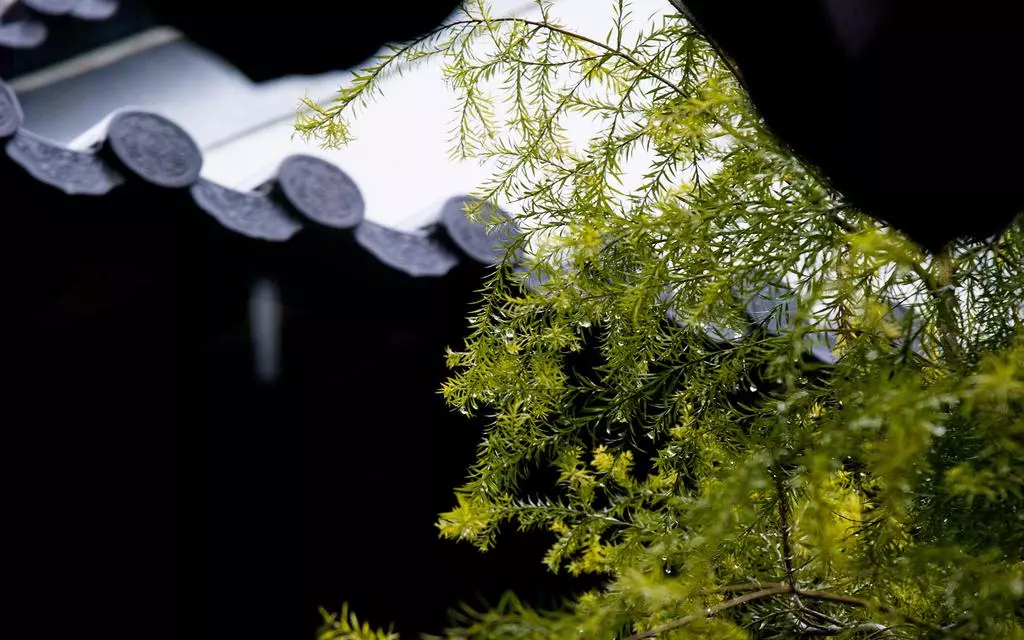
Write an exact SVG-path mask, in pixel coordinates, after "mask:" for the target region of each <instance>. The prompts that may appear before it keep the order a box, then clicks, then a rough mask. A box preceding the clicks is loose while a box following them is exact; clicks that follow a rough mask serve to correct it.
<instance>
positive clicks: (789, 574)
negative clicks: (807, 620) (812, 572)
mask: <svg viewBox="0 0 1024 640" xmlns="http://www.w3.org/2000/svg"><path fill="white" fill-rule="evenodd" d="M782 474H783V471H782V469H781V468H779V469H776V471H775V474H774V475H775V491H776V493H777V494H778V497H779V532H780V534H781V536H782V563H783V565H785V567H786V582H787V583H789V586H790V588H791V589H792V590H793V591H796V590H797V587H796V575H795V574H794V572H793V547H792V545H791V543H790V540H789V530H790V526H791V523H790V519H791V518H790V510H789V497H788V496H787V495H786V486H785V484H784V480H783V478H782Z"/></svg>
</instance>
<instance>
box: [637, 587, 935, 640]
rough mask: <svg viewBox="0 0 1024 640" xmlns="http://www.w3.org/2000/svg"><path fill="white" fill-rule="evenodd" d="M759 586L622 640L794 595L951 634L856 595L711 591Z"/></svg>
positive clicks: (779, 590)
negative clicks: (744, 606) (886, 616)
mask: <svg viewBox="0 0 1024 640" xmlns="http://www.w3.org/2000/svg"><path fill="white" fill-rule="evenodd" d="M757 587H761V588H760V589H758V590H756V591H750V592H748V593H745V594H743V595H741V596H736V597H735V598H732V599H729V600H726V601H725V602H721V603H719V604H716V605H713V606H711V607H708V608H707V609H705V610H704V611H703V612H701V613H697V614H693V615H689V616H685V617H683V618H679V619H678V620H673V621H672V622H668V623H665V624H663V625H661V626H659V627H654V628H653V629H648V630H647V631H641V632H639V633H634V634H633V635H631V636H627V637H625V638H623V639H622V640H643V639H644V638H654V637H656V636H658V635H660V634H662V633H666V632H668V631H672V630H673V629H678V628H680V627H685V626H686V625H688V624H692V623H694V622H696V621H698V620H704V619H707V618H710V617H712V616H714V615H716V614H718V613H721V612H722V611H726V610H727V609H732V608H733V607H738V606H740V605H743V604H746V603H748V602H754V601H755V600H763V599H764V598H771V597H774V596H784V595H792V596H795V597H802V598H806V599H808V600H817V601H819V602H832V603H835V604H843V605H846V606H849V607H855V608H858V609H875V610H877V611H879V612H880V613H883V614H886V615H889V616H893V617H896V618H900V619H902V620H903V621H905V622H907V623H910V624H912V625H914V626H917V627H921V628H923V629H928V630H930V631H936V632H939V633H943V632H945V631H948V629H946V628H943V627H940V626H939V625H936V624H933V623H931V622H928V621H927V620H922V619H921V618H918V617H917V616H915V615H913V614H909V613H904V612H902V611H900V610H898V609H896V608H894V607H891V606H889V605H885V604H881V603H873V602H870V601H868V600H864V599H861V598H858V597H856V596H847V595H842V594H838V593H832V592H829V591H819V590H815V589H795V588H793V587H791V586H790V585H789V584H785V583H779V582H766V583H760V584H758V583H745V584H735V585H727V586H724V587H719V588H718V589H715V590H712V592H710V593H728V592H735V591H746V590H750V589H754V588H757ZM815 613H817V612H815ZM822 615H823V616H824V614H822ZM856 628H859V629H863V630H872V629H874V630H878V632H881V628H882V625H879V624H878V623H860V624H858V625H857V627H856ZM889 628H891V627H886V629H889Z"/></svg>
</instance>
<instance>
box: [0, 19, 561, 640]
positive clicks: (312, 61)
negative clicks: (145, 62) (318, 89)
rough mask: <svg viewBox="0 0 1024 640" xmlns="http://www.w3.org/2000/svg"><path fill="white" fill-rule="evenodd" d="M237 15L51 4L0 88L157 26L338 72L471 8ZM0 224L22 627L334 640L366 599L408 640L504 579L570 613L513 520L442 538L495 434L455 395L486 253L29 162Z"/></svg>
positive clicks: (233, 50) (13, 574)
mask: <svg viewBox="0 0 1024 640" xmlns="http://www.w3.org/2000/svg"><path fill="white" fill-rule="evenodd" d="M229 4H230V3H220V4H219V5H218V6H217V7H214V6H212V5H210V4H208V3H206V4H204V3H195V2H184V3H162V2H150V3H143V4H142V5H140V4H135V5H133V4H132V3H125V5H124V6H123V7H122V11H121V13H120V14H119V15H118V16H117V17H115V18H114V19H112V20H110V21H107V22H105V23H82V22H80V21H75V20H72V19H70V18H66V19H65V18H47V19H46V20H47V23H48V25H49V26H50V37H49V39H48V41H47V43H46V44H45V45H44V46H43V47H42V48H40V49H39V50H37V51H35V52H32V51H17V52H12V51H7V50H5V51H2V52H0V53H2V57H0V77H7V78H11V77H14V76H16V75H18V74H21V73H26V72H28V71H32V70H35V69H39V68H42V67H44V66H46V65H47V64H52V63H54V62H57V61H59V60H61V59H64V58H67V57H69V56H71V55H74V54H76V53H81V52H83V51H87V50H89V49H91V48H93V47H95V46H97V45H99V44H103V43H104V42H109V41H112V40H115V39H117V38H120V37H123V36H124V35H127V34H129V33H132V32H133V31H137V30H139V29H142V28H145V27H147V26H150V25H152V24H156V23H161V22H170V23H171V24H173V25H174V26H178V27H179V28H182V29H183V30H184V31H185V32H186V34H187V35H188V36H190V37H192V38H194V39H196V40H198V41H199V42H200V44H206V45H207V46H211V48H213V49H214V50H215V52H217V53H219V54H221V55H224V56H226V57H228V58H229V59H230V60H231V61H232V62H233V63H234V64H236V66H238V67H239V68H240V69H241V70H242V71H244V72H246V73H247V74H248V75H250V76H251V77H253V78H254V79H256V80H262V79H269V78H272V77H276V76H278V75H282V74H283V73H286V72H287V73H298V72H314V71H322V70H327V69H331V68H339V67H344V66H348V65H351V64H355V63H357V62H359V61H360V60H362V59H363V58H365V57H366V55H367V54H368V53H372V51H374V50H376V49H377V47H378V46H379V45H380V44H382V43H383V42H384V41H385V40H387V39H394V38H402V37H408V36H409V35H412V34H413V33H415V32H417V31H419V30H422V29H425V28H429V26H431V25H433V24H434V23H436V22H438V21H439V20H440V19H441V18H443V16H444V15H446V14H447V12H448V11H449V10H450V9H451V6H452V5H453V4H454V3H453V2H441V3H430V2H425V3H419V5H418V8H415V9H412V10H411V11H409V12H408V13H409V15H408V16H405V17H403V16H401V15H396V14H395V12H393V11H390V10H387V11H386V10H385V7H383V6H382V7H375V8H373V9H353V8H352V7H348V6H345V7H344V8H343V5H348V4H349V3H335V4H336V5H338V6H337V7H334V8H332V9H330V10H328V11H327V14H328V15H322V16H321V17H320V18H319V19H317V18H314V19H312V20H310V16H308V15H306V16H298V15H288V13H287V12H282V11H280V10H278V11H275V12H273V13H272V15H269V16H268V15H263V12H259V11H257V12H254V6H253V5H251V4H250V3H234V6H229ZM256 14H259V15H256ZM385 18H386V19H385ZM406 18H408V20H406ZM331 21H333V22H331ZM269 22H273V23H274V29H273V30H272V31H267V27H268V24H269ZM325 24H331V29H330V31H331V33H330V35H329V34H328V33H327V30H326V29H323V30H321V31H319V32H318V31H317V29H318V28H320V27H318V25H320V26H322V25H325ZM349 24H359V25H360V26H359V28H357V29H353V28H347V27H346V25H349ZM261 29H262V30H261ZM68 108H73V105H69V107H68ZM0 216H2V220H3V226H2V235H0V237H2V238H3V241H2V251H0V254H2V255H3V264H4V266H5V267H6V268H5V269H4V272H3V273H4V280H5V285H6V286H5V287H4V291H5V294H4V304H3V309H4V313H3V314H2V317H3V320H2V322H0V328H2V329H3V335H5V336H6V337H7V340H6V347H5V348H4V350H3V351H4V353H3V356H2V360H0V361H2V362H3V363H4V365H5V370H6V375H5V378H6V380H7V382H6V387H7V388H6V390H5V393H4V394H3V396H4V404H5V409H6V410H5V412H4V415H5V418H4V419H3V423H4V426H5V428H4V429H3V433H4V436H5V437H4V442H3V444H2V445H0V451H3V459H4V462H3V468H4V478H5V479H6V481H7V489H6V491H5V492H4V495H5V500H4V505H5V508H4V512H3V522H4V523H5V524H6V526H5V529H6V530H7V533H8V536H6V537H7V542H6V544H5V547H6V549H7V552H6V553H5V554H4V561H3V575H4V582H5V584H6V585H7V586H8V587H9V588H10V589H11V590H13V591H15V592H16V593H17V596H16V600H15V602H16V603H17V606H16V607H14V610H13V611H12V613H11V614H10V616H9V617H8V616H6V615H5V616H4V618H6V622H4V623H0V626H2V628H10V629H19V630H20V628H24V630H30V631H34V632H36V633H44V634H51V633H74V634H79V633H80V634H82V635H87V636H94V635H95V636H98V637H111V638H119V637H125V638H128V637H132V638H137V637H151V638H172V637H173V638H177V637H182V638H203V637H209V638H226V637H247V638H250V637H251V638H263V637H267V638H277V639H282V638H302V637H306V638H310V637H313V634H314V631H315V629H316V627H317V625H318V623H319V622H320V617H319V613H318V612H317V608H318V607H320V606H324V607H326V608H328V609H329V610H333V611H337V610H339V609H340V607H341V604H342V602H345V601H348V602H350V603H351V604H352V608H353V610H355V611H356V612H358V613H359V614H360V616H362V617H364V618H366V619H368V620H370V621H371V622H373V623H374V624H376V625H380V626H387V625H388V623H390V622H394V623H395V625H396V628H397V630H399V631H401V632H403V633H404V634H405V635H406V637H410V636H414V635H415V633H416V632H418V631H433V632H437V631H440V629H441V628H442V626H443V624H444V621H445V610H446V609H447V608H448V607H451V606H454V605H456V604H457V603H458V602H460V601H468V602H470V603H473V604H482V603H483V599H486V600H487V601H490V602H494V601H495V600H496V599H497V597H498V596H499V595H500V594H501V593H502V591H503V590H505V589H507V588H511V589H514V590H516V591H517V592H519V593H520V595H522V596H524V597H525V599H526V600H528V601H533V602H535V603H538V604H547V605H549V606H550V605H553V604H556V602H557V597H558V596H559V595H566V594H568V593H570V589H569V588H568V587H569V585H570V583H569V582H567V581H565V580H562V579H556V578H554V577H552V576H550V575H549V574H547V573H546V571H545V570H544V569H543V567H542V565H541V557H542V554H543V551H544V549H545V548H546V544H547V543H548V542H549V540H548V539H547V538H546V537H543V536H540V537H536V536H535V537H529V536H523V535H519V534H514V533H510V534H509V535H506V536H505V539H504V540H503V541H502V544H500V545H499V547H498V549H497V550H496V551H492V552H489V553H488V554H484V555H481V554H479V553H478V552H477V551H475V550H474V549H473V548H471V547H470V546H468V545H464V544H462V545H460V544H455V543H451V542H447V541H441V540H439V539H438V536H437V530H436V528H435V526H434V522H435V520H436V516H437V514H438V513H439V512H440V511H442V510H446V509H448V508H449V507H450V506H451V504H452V502H453V499H452V489H453V488H454V487H455V486H457V485H458V484H460V483H461V481H462V480H463V477H464V473H465V469H466V468H467V466H468V465H469V464H470V462H471V461H472V459H473V453H474V450H475V446H476V442H477V441H478V439H479V437H480V428H481V426H482V425H481V424H480V423H474V422H471V421H470V420H469V419H467V418H465V417H464V416H461V415H458V414H455V413H453V412H452V411H451V410H449V409H448V408H447V407H446V406H445V405H444V402H443V400H442V399H441V397H440V396H439V394H438V389H439V387H440V384H441V382H442V381H443V380H444V378H445V377H446V376H447V372H446V370H445V366H444V349H445V347H446V346H449V345H451V346H458V344H459V343H460V341H461V339H462V338H461V337H462V335H463V334H464V331H465V326H466V322H465V316H466V314H467V312H468V310H469V309H470V305H471V303H472V301H473V300H474V299H475V298H476V295H477V294H476V293H475V291H476V290H477V289H479V287H480V286H481V278H482V277H483V275H484V274H485V269H484V268H483V267H481V266H478V265H476V264H472V263H471V262H470V261H469V260H468V259H465V260H464V261H463V264H462V265H460V266H459V267H458V268H457V269H456V270H455V271H453V272H452V273H450V274H449V275H447V276H445V277H443V278H436V279H431V278H423V279H415V278H411V277H409V276H406V275H405V274H403V273H401V272H399V271H395V270H393V269H391V268H388V267H386V266H384V265H383V264H381V263H379V262H377V261H376V260H375V258H373V256H371V255H370V254H368V253H366V252H365V251H364V250H362V249H361V248H359V247H358V246H356V245H355V244H354V243H353V242H352V240H351V238H350V237H349V236H348V235H346V234H345V233H344V232H331V231H329V230H324V229H313V228H312V227H310V228H309V229H308V230H306V231H303V232H302V233H300V235H299V236H297V237H296V238H294V239H293V240H291V241H290V242H288V243H284V244H271V243H266V242H262V241H257V240H252V239H249V238H245V237H242V236H240V235H237V234H234V233H232V232H229V231H227V230H226V229H224V228H222V227H220V226H219V225H217V224H216V223H215V222H214V221H213V220H212V219H211V218H209V217H208V216H206V214H204V213H203V212H201V211H200V210H199V209H198V208H197V207H196V206H195V205H194V203H192V201H191V199H190V197H189V196H188V195H187V193H185V192H170V191H165V190H160V189H158V188H156V187H154V186H152V185H148V184H145V183H141V182H139V181H134V182H131V183H130V184H128V185H125V186H123V187H119V188H117V189H115V190H114V191H113V192H112V193H110V194H108V195H105V196H100V197H91V196H74V197H72V196H66V195H64V194H62V193H60V192H59V191H57V190H56V189H53V188H51V187H49V186H46V185H43V184H40V183H38V182H36V181H35V180H34V179H33V178H31V177H30V176H29V175H28V174H27V173H25V172H24V171H23V170H22V169H21V168H20V167H18V166H17V165H15V164H14V163H13V162H11V161H10V160H9V159H8V158H7V157H6V155H0ZM258 278H267V279H269V280H271V281H273V282H275V283H276V285H277V286H278V287H279V289H280V291H281V296H282V300H283V324H282V330H283V334H282V345H283V350H284V351H283V360H282V369H281V377H280V379H279V380H278V381H277V383H276V384H273V385H265V384H262V383H260V382H257V381H256V378H255V376H254V374H253V365H252V362H253V355H252V352H251V351H252V350H251V346H250V337H249V335H250V331H249V329H250V328H249V326H248V319H247V309H248V303H249V300H248V299H249V295H250V292H251V286H252V283H253V282H254V281H255V280H256V279H258Z"/></svg>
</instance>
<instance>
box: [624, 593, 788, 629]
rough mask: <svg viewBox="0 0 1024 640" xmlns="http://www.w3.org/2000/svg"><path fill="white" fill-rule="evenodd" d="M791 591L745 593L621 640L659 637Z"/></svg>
mask: <svg viewBox="0 0 1024 640" xmlns="http://www.w3.org/2000/svg"><path fill="white" fill-rule="evenodd" d="M791 591H792V590H791V589H790V587H789V585H786V584H783V585H778V586H776V587H771V588H768V589H761V590H760V591H753V592H751V593H746V594H744V595H742V596H736V597H735V598H732V599H731V600H726V601H725V602H721V603H719V604H716V605H714V606H711V607H708V608H707V609H705V610H704V611H703V612H701V613H696V614H693V615H690V616H686V617H685V618H680V619H678V620H673V621H672V622H669V623H666V624H663V625H661V626H660V627H655V628H653V629H648V630H647V631H641V632H640V633H634V634H633V635H631V636H627V637H626V638H624V639H623V640H643V638H654V637H656V636H658V635H660V634H662V633H665V632H667V631H672V630H673V629H678V628H679V627H685V626H686V625H688V624H691V623H693V622H696V621H698V620H704V619H706V618H710V617H711V616H713V615H715V614H717V613H720V612H722V611H725V610H726V609H732V608H733V607H738V606H740V605H741V604H746V603H748V602H753V601H755V600H762V599H764V598H770V597H772V596H778V595H783V594H786V593H791Z"/></svg>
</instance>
